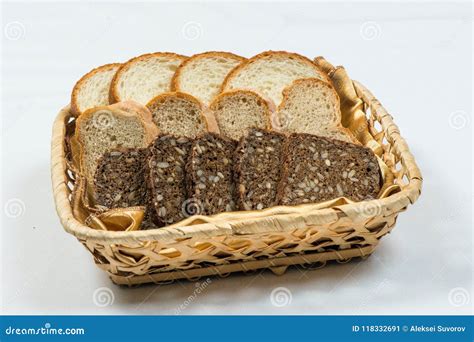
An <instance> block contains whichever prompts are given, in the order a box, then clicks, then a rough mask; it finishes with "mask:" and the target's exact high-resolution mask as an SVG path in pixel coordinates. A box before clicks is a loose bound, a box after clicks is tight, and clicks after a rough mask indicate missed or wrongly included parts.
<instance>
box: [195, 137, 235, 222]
mask: <svg viewBox="0 0 474 342" xmlns="http://www.w3.org/2000/svg"><path fill="white" fill-rule="evenodd" d="M236 145H237V143H236V142H235V141H233V140H230V139H226V138H224V137H221V136H219V135H217V134H214V133H206V134H204V135H203V136H201V137H199V138H197V139H196V140H194V141H193V144H192V147H191V152H190V156H189V159H188V164H187V167H186V182H187V183H186V185H187V187H188V194H189V197H190V198H189V200H188V204H189V205H190V206H192V207H193V208H199V209H198V210H196V209H194V210H195V211H196V212H195V213H199V214H202V215H213V214H217V213H220V212H224V211H232V210H234V209H235V202H234V182H233V154H234V150H235V148H236Z"/></svg>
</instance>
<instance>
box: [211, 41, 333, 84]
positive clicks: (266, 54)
mask: <svg viewBox="0 0 474 342" xmlns="http://www.w3.org/2000/svg"><path fill="white" fill-rule="evenodd" d="M277 55H279V56H286V57H291V58H295V59H298V60H300V61H302V62H304V63H305V64H307V65H310V66H311V67H313V68H314V69H315V70H317V71H318V73H319V74H320V75H321V77H323V78H324V80H325V81H326V82H327V83H331V81H330V79H329V77H328V76H327V75H326V73H324V72H323V70H321V68H319V66H318V65H316V64H315V63H314V62H313V61H311V60H310V59H309V58H307V57H305V56H302V55H300V54H297V53H294V52H288V51H272V50H269V51H264V52H262V53H259V54H258V55H255V56H253V57H251V58H249V59H247V60H246V61H244V62H242V63H240V64H239V65H237V66H236V67H235V68H234V69H232V70H231V71H230V72H229V73H228V74H227V76H226V78H225V79H224V82H222V85H221V90H220V92H221V93H222V92H224V91H225V90H226V87H227V85H228V84H229V82H230V80H231V79H232V78H234V77H235V75H237V74H238V73H239V72H240V71H241V70H242V69H244V68H245V67H247V66H248V65H250V64H253V63H255V61H258V60H260V59H264V58H267V57H271V56H277Z"/></svg>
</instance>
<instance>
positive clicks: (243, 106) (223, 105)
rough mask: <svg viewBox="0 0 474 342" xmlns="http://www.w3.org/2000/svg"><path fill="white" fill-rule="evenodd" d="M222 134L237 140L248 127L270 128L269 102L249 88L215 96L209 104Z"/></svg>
mask: <svg viewBox="0 0 474 342" xmlns="http://www.w3.org/2000/svg"><path fill="white" fill-rule="evenodd" d="M210 109H211V112H212V114H213V116H214V117H215V119H216V123H217V126H218V128H219V131H220V133H221V134H222V135H225V136H226V137H229V138H231V139H234V140H239V139H240V138H241V137H242V136H244V134H245V133H246V131H247V129H248V128H251V127H256V128H263V129H270V128H271V127H272V123H271V115H272V114H271V104H269V103H268V102H267V101H265V100H264V99H263V98H262V97H261V96H259V95H258V94H257V93H255V92H253V91H250V90H232V91H229V92H225V93H222V94H220V95H219V96H217V97H216V98H215V99H214V101H213V102H212V104H211V106H210Z"/></svg>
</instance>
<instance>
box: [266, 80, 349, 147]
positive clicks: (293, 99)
mask: <svg viewBox="0 0 474 342" xmlns="http://www.w3.org/2000/svg"><path fill="white" fill-rule="evenodd" d="M274 118H275V120H273V121H272V123H273V125H274V128H275V129H277V130H280V131H284V132H290V133H308V134H314V135H320V136H324V137H329V138H333V139H338V140H343V141H349V142H356V139H355V137H354V135H353V134H352V133H351V132H350V131H349V130H348V129H346V128H344V127H342V124H341V110H340V102H339V96H338V94H337V92H336V91H335V90H334V88H333V87H332V86H331V85H330V84H329V83H326V82H324V81H321V80H319V79H316V78H305V79H299V80H296V81H294V82H293V83H292V84H291V85H290V86H288V87H287V88H285V89H284V91H283V100H282V102H281V104H280V105H279V106H278V110H277V111H276V113H275V114H274Z"/></svg>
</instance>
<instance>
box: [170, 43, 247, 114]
mask: <svg viewBox="0 0 474 342" xmlns="http://www.w3.org/2000/svg"><path fill="white" fill-rule="evenodd" d="M243 61H245V58H244V57H241V56H237V55H234V54H233V53H230V52H221V51H210V52H204V53H200V54H197V55H194V56H191V57H189V59H187V60H185V61H184V62H183V63H182V64H181V65H180V66H179V68H178V70H176V73H175V74H174V76H173V79H172V81H171V89H172V90H173V91H181V92H185V93H188V94H191V95H193V96H194V97H196V98H197V99H199V100H200V101H201V102H202V103H204V104H205V105H206V106H209V104H210V103H211V101H212V99H213V98H214V97H215V96H216V95H217V94H218V93H219V91H220V88H221V86H222V82H223V81H224V79H225V78H226V76H227V74H228V73H229V72H230V71H231V70H232V69H233V68H235V67H236V66H237V65H239V64H240V63H242V62H243Z"/></svg>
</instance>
